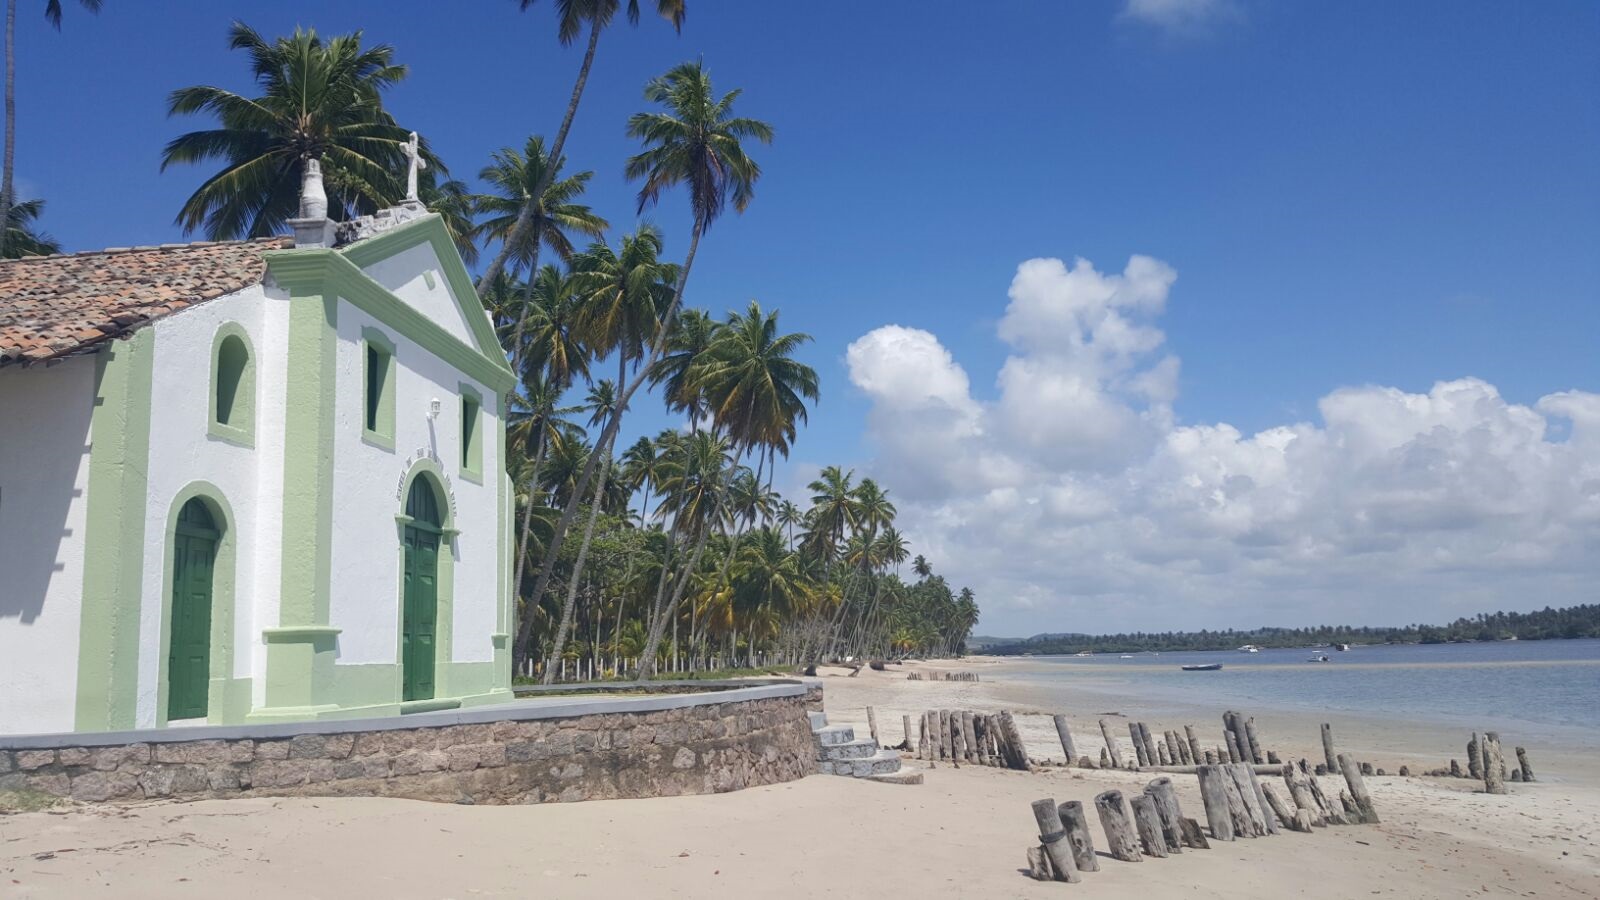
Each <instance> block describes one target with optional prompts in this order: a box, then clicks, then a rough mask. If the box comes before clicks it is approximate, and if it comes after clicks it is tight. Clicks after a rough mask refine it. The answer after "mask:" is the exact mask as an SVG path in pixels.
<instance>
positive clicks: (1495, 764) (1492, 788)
mask: <svg viewBox="0 0 1600 900" xmlns="http://www.w3.org/2000/svg"><path fill="white" fill-rule="evenodd" d="M1479 747H1480V748H1481V749H1480V752H1481V753H1482V754H1483V790H1484V792H1485V793H1489V794H1504V793H1505V792H1506V780H1505V770H1504V769H1503V768H1502V767H1503V766H1504V765H1505V763H1504V760H1503V759H1502V757H1501V754H1500V742H1499V741H1497V740H1493V739H1491V738H1490V736H1489V735H1485V736H1484V739H1483V741H1482V742H1481V743H1480V744H1479Z"/></svg>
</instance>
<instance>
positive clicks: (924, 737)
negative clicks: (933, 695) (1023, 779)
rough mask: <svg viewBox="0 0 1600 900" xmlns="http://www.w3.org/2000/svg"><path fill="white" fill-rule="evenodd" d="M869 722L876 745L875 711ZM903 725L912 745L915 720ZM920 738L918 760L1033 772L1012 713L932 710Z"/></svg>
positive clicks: (924, 720)
mask: <svg viewBox="0 0 1600 900" xmlns="http://www.w3.org/2000/svg"><path fill="white" fill-rule="evenodd" d="M867 719H868V722H869V725H872V727H873V734H874V741H876V734H877V728H876V725H875V721H874V720H875V717H874V715H873V711H872V708H871V707H868V708H867ZM902 723H903V724H904V726H905V728H906V743H910V740H911V718H910V717H909V716H906V717H905V718H904V719H903V720H902ZM918 735H919V737H918V740H917V746H916V747H915V751H916V754H917V758H918V759H924V760H927V761H929V762H941V761H947V762H954V763H962V762H965V763H968V764H970V765H977V766H999V767H1000V768H1005V769H1020V770H1022V771H1024V772H1026V771H1028V770H1029V768H1030V766H1029V762H1028V750H1027V747H1026V746H1024V745H1023V743H1022V733H1021V732H1020V731H1018V730H1017V721H1016V719H1015V718H1013V717H1012V715H1011V713H1010V712H1009V711H1001V712H999V713H979V712H973V711H971V710H965V709H930V710H928V711H927V712H925V713H923V714H922V724H921V726H920V727H919V729H918ZM903 749H907V750H911V749H913V748H911V747H903Z"/></svg>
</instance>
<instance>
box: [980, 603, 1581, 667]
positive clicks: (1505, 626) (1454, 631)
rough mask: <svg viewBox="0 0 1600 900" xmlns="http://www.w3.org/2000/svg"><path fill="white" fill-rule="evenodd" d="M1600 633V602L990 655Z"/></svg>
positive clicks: (1007, 646)
mask: <svg viewBox="0 0 1600 900" xmlns="http://www.w3.org/2000/svg"><path fill="white" fill-rule="evenodd" d="M1594 637H1600V604H1592V603H1591V604H1587V605H1583V606H1570V607H1567V608H1566V609H1551V608H1550V607H1545V608H1544V609H1542V610H1539V611H1537V612H1530V613H1515V612H1496V613H1482V614H1480V615H1477V616H1474V617H1473V618H1470V619H1467V618H1461V619H1457V620H1455V621H1454V622H1451V623H1450V624H1449V625H1407V626H1405V627H1402V628H1354V627H1350V626H1340V625H1319V626H1315V627H1312V628H1256V629H1253V630H1250V631H1236V630H1234V629H1231V628H1230V629H1227V630H1226V631H1168V632H1163V633H1160V634H1156V633H1147V632H1134V633H1132V634H1102V635H1092V634H1040V635H1035V636H1033V637H1031V638H1028V639H1026V640H1023V641H1013V642H1011V643H1004V644H996V645H994V646H992V647H987V648H985V652H987V653H995V654H999V655H1002V656H1010V655H1018V654H1024V653H1028V654H1039V655H1043V654H1052V653H1082V652H1085V651H1089V652H1093V653H1135V652H1140V651H1145V650H1156V651H1175V650H1233V649H1235V648H1237V647H1240V646H1242V645H1244V644H1254V645H1255V646H1257V647H1305V646H1308V645H1310V644H1334V643H1343V644H1443V643H1449V642H1452V641H1457V642H1459V641H1505V640H1511V639H1513V638H1515V639H1517V640H1522V641H1539V640H1548V639H1554V638H1594Z"/></svg>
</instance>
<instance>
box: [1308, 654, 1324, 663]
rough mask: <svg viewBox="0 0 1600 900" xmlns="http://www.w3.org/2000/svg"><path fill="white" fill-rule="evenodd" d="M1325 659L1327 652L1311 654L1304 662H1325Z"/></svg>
mask: <svg viewBox="0 0 1600 900" xmlns="http://www.w3.org/2000/svg"><path fill="white" fill-rule="evenodd" d="M1327 661H1328V656H1327V654H1323V655H1321V656H1313V657H1311V658H1309V659H1307V660H1306V662H1327Z"/></svg>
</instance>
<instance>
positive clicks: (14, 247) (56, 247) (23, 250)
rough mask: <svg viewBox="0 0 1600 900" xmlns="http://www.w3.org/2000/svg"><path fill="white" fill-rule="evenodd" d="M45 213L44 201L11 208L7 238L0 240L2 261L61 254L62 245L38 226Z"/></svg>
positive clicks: (20, 204)
mask: <svg viewBox="0 0 1600 900" xmlns="http://www.w3.org/2000/svg"><path fill="white" fill-rule="evenodd" d="M43 212H44V201H43V200H24V201H22V202H21V203H18V204H17V205H15V206H13V207H11V211H10V213H8V214H7V215H6V222H5V237H4V238H3V239H0V247H3V248H5V249H4V250H0V259H20V258H22V257H24V256H49V255H50V254H52V253H60V252H61V245H60V244H59V243H57V242H56V239H55V238H53V237H51V236H50V235H49V234H47V233H45V232H43V231H41V230H39V227H38V225H37V224H36V223H37V222H38V220H39V215H40V214H41V213H43Z"/></svg>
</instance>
